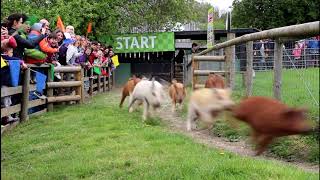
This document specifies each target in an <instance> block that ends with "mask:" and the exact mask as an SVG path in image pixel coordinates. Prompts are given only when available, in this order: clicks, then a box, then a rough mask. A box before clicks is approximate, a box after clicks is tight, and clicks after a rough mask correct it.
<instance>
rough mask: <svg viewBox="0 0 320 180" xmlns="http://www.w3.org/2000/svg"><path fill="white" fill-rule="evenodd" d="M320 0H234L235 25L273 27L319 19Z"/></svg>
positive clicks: (233, 18)
mask: <svg viewBox="0 0 320 180" xmlns="http://www.w3.org/2000/svg"><path fill="white" fill-rule="evenodd" d="M319 7H320V1H319V0H316V1H314V0H300V1H293V0H234V1H233V11H232V24H233V26H234V27H252V28H258V29H262V30H265V29H271V28H276V27H282V26H289V25H294V24H301V23H306V22H312V21H318V20H319V19H320V15H319Z"/></svg>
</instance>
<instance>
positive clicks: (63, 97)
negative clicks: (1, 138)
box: [1, 64, 114, 134]
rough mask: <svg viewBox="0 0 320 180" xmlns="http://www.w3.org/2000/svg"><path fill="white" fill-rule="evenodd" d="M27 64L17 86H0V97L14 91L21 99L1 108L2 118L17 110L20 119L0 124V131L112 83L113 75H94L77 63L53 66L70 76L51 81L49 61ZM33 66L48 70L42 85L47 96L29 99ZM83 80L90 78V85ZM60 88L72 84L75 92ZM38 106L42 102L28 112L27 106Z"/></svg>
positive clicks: (32, 85)
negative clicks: (32, 111) (38, 109)
mask: <svg viewBox="0 0 320 180" xmlns="http://www.w3.org/2000/svg"><path fill="white" fill-rule="evenodd" d="M28 67H29V68H28V69H26V70H25V71H23V72H21V77H22V85H19V86H17V87H2V88H1V98H4V97H7V96H15V95H16V96H19V97H21V101H20V102H19V103H18V104H15V105H12V106H9V107H5V108H1V118H3V117H5V116H8V115H12V114H20V116H19V117H20V120H19V121H16V122H14V123H10V124H7V125H5V126H4V127H2V128H1V134H2V133H3V132H5V131H6V130H8V129H11V128H13V127H14V126H16V125H17V124H18V123H19V122H22V121H25V120H28V119H29V116H34V115H40V114H43V113H45V112H47V111H52V110H53V107H54V104H58V103H61V102H71V101H74V102H76V103H79V104H81V103H83V102H84V101H85V99H86V98H90V97H91V96H93V95H95V94H97V93H100V92H106V91H109V90H111V88H112V87H114V75H113V76H111V77H106V76H102V75H94V73H93V71H92V70H88V71H87V70H83V69H82V68H81V67H80V66H79V67H71V66H62V67H55V68H54V72H55V73H61V75H62V77H63V75H66V76H68V77H69V78H67V80H61V81H58V82H54V81H53V79H51V76H50V74H51V73H52V72H51V68H50V66H49V65H41V66H35V65H31V64H29V65H28ZM34 69H37V70H39V69H41V71H42V72H47V74H46V75H47V83H46V89H45V91H46V96H47V98H46V99H35V100H29V96H30V92H33V91H35V90H36V85H35V84H31V83H30V77H31V73H30V71H32V70H34ZM102 69H104V70H105V71H106V72H110V68H107V67H102ZM113 73H114V72H113ZM87 76H89V77H87ZM86 81H89V83H88V85H89V87H86V88H85V85H84V84H85V83H86ZM63 88H75V90H74V91H75V94H73V95H72V94H63V92H62V91H61V89H63ZM54 89H58V91H57V92H61V93H59V94H54ZM59 90H60V91H59ZM69 92H70V91H69ZM38 106H45V108H42V109H41V110H40V111H37V112H34V113H28V111H29V110H30V108H34V107H38Z"/></svg>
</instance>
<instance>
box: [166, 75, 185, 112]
mask: <svg viewBox="0 0 320 180" xmlns="http://www.w3.org/2000/svg"><path fill="white" fill-rule="evenodd" d="M186 94H187V93H186V89H185V87H184V85H183V84H182V83H179V82H177V81H176V80H175V79H173V80H172V84H171V86H170V87H169V96H170V98H171V100H172V112H175V110H176V104H179V105H180V107H182V102H183V100H184V98H185V97H186Z"/></svg>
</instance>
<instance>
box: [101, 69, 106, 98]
mask: <svg viewBox="0 0 320 180" xmlns="http://www.w3.org/2000/svg"><path fill="white" fill-rule="evenodd" d="M103 69H104V70H106V68H105V67H103ZM102 83H103V87H102V90H103V92H106V76H105V75H104V76H103V82H102Z"/></svg>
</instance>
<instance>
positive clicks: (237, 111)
mask: <svg viewBox="0 0 320 180" xmlns="http://www.w3.org/2000/svg"><path fill="white" fill-rule="evenodd" d="M232 115H233V116H234V117H235V118H236V119H238V120H240V121H243V122H245V123H247V124H248V125H249V126H251V128H252V139H253V142H255V143H256V144H257V153H256V155H260V154H261V153H262V152H264V151H265V150H266V148H267V146H268V145H269V144H270V143H271V142H272V140H273V139H274V138H276V137H280V136H288V135H294V134H302V133H307V132H310V131H311V130H312V127H311V125H310V124H308V123H307V121H306V110H305V109H298V108H290V107H288V106H287V105H285V104H283V103H281V102H279V101H278V100H276V99H272V98H268V97H249V98H247V99H244V100H242V101H241V102H240V104H239V105H236V106H235V107H233V108H232Z"/></svg>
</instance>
